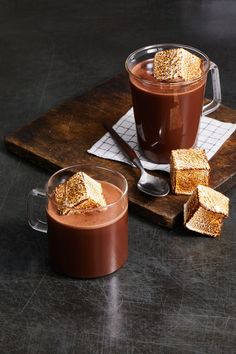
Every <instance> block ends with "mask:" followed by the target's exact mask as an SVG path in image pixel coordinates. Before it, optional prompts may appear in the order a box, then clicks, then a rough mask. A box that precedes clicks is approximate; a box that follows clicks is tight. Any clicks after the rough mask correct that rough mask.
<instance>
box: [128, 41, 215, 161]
mask: <svg viewBox="0 0 236 354" xmlns="http://www.w3.org/2000/svg"><path fill="white" fill-rule="evenodd" d="M174 48H184V49H186V50H188V51H189V52H191V53H192V54H194V55H196V56H198V57H199V58H201V60H202V68H201V69H202V75H201V77H199V78H197V79H195V80H191V81H179V82H163V81H158V80H157V79H156V78H155V77H154V76H153V60H154V56H155V54H156V53H157V52H159V51H163V50H166V49H174ZM125 67H126V70H127V72H128V74H129V80H130V85H131V93H132V100H133V109H134V117H135V123H136V130H137V138H138V143H139V146H140V148H141V151H142V152H143V154H144V156H145V157H146V158H147V159H149V160H151V161H153V162H157V163H169V158H170V153H171V150H173V149H180V148H190V147H193V146H194V145H195V144H196V139H197V133H198V128H199V122H200V117H201V114H204V115H206V114H209V113H211V112H213V111H214V110H216V109H217V108H218V107H219V105H220V103H221V88H220V79H219V71H218V67H217V66H216V64H214V63H213V62H211V61H210V60H209V58H208V57H207V56H206V55H205V54H204V53H202V52H201V51H200V50H198V49H195V48H192V47H189V46H186V45H181V44H157V45H152V46H148V47H144V48H141V49H138V50H136V51H135V52H133V53H131V54H130V55H129V56H128V58H127V60H126V63H125ZM209 71H211V78H212V88H213V100H212V101H211V102H210V103H208V104H206V105H203V100H204V94H205V86H206V81H207V74H208V72H209Z"/></svg>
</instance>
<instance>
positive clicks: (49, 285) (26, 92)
mask: <svg viewBox="0 0 236 354" xmlns="http://www.w3.org/2000/svg"><path fill="white" fill-rule="evenodd" d="M0 7H1V11H0V53H1V54H0V73H1V74H0V107H1V114H0V122H1V130H0V134H1V144H0V177H1V184H0V196H1V197H0V211H1V214H0V215H1V216H0V230H1V231H0V270H1V272H0V327H1V331H0V352H1V353H3V354H5V353H22V354H25V353H45V354H53V353H63V354H64V353H70V354H72V353H122V354H123V353H135V354H136V353H141V354H142V353H168V354H169V353H171V354H172V353H183V354H185V353H209V354H211V353H214V354H215V353H235V351H236V350H235V348H236V242H235V240H236V231H235V230H236V221H235V213H236V190H235V188H234V189H233V190H231V191H230V192H229V193H228V194H227V195H228V196H229V197H230V200H231V211H230V218H228V219H227V220H226V222H225V224H224V228H223V232H222V237H221V238H220V239H209V238H207V237H201V236H196V235H194V234H193V233H191V232H189V231H186V230H184V229H182V228H180V229H177V230H172V231H170V230H166V229H163V228H161V227H158V226H154V225H152V224H151V223H148V222H146V221H145V220H142V219H140V218H138V217H137V216H136V215H135V214H130V217H129V231H130V232H129V259H128V262H127V264H126V265H125V267H124V268H123V269H121V270H120V271H118V272H117V273H115V274H113V275H111V276H108V277H106V278H102V279H97V280H89V281H87V280H84V281H80V280H72V279H69V278H66V277H63V276H59V275H57V274H55V273H53V272H52V270H51V268H50V266H49V265H48V259H47V239H46V236H45V235H40V234H39V233H37V232H35V231H32V230H31V229H30V228H29V227H28V226H27V217H26V197H27V194H28V192H29V191H30V190H31V188H33V187H34V186H43V185H44V183H45V182H46V180H47V178H48V177H49V174H48V172H46V171H43V170H40V169H38V168H36V167H35V166H32V165H30V164H27V163H26V162H25V161H21V160H19V159H18V158H16V157H15V156H13V155H11V154H9V153H8V152H7V151H6V149H5V147H4V144H3V137H4V135H6V134H8V133H9V132H11V131H13V130H15V129H16V128H17V127H20V126H22V125H24V124H26V123H27V122H30V121H31V120H33V119H34V118H36V117H38V116H39V115H40V114H42V113H44V112H46V111H47V110H48V109H49V108H51V107H52V106H54V105H55V104H58V103H60V102H61V101H64V100H66V99H69V98H72V97H75V96H77V95H79V94H80V93H82V92H84V91H86V90H87V89H89V88H91V87H93V86H94V85H95V84H98V83H100V82H102V81H104V80H106V79H108V78H110V77H112V76H113V75H115V74H117V73H118V72H120V71H121V70H122V69H123V63H124V60H125V58H126V56H127V55H128V54H129V52H130V51H132V50H134V49H136V48H138V47H140V46H143V45H147V44H152V43H157V42H159V43H161V42H171V41H174V42H180V43H181V42H182V43H186V44H190V45H193V46H195V47H198V48H200V49H202V50H203V51H205V52H206V53H208V55H209V56H210V57H211V58H212V60H214V61H215V62H216V63H217V64H218V65H219V67H220V72H221V82H222V92H223V103H224V104H226V105H228V106H231V107H233V108H235V109H236V103H235V102H236V100H235V92H236V91H235V82H236V72H235V62H236V26H235V21H236V15H235V14H236V2H235V1H234V0H232V1H230V0H228V1H221V0H218V1H217V0H212V1H208V0H205V1H190V0H185V1H184V0H182V1H177V0H176V1H170V0H169V1H158V0H150V1H148V0H146V1H143V0H130V1H126V0H119V1H111V0H104V1H101V0H88V1H75V0H70V1H65V0H57V1H54V0H51V1H45V0H43V1H27V0H21V1H6V0H5V1H4V0H3V1H0ZM208 92H209V94H210V88H209V91H208Z"/></svg>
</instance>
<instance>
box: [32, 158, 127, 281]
mask: <svg viewBox="0 0 236 354" xmlns="http://www.w3.org/2000/svg"><path fill="white" fill-rule="evenodd" d="M78 171H82V172H85V173H86V174H87V175H89V176H90V177H92V178H94V179H95V180H97V181H99V182H100V183H101V184H102V187H103V194H104V197H105V199H106V202H107V205H106V206H105V207H99V208H95V209H86V210H82V211H80V212H79V213H78V214H71V215H70V213H69V214H67V215H60V214H59V212H58V207H57V203H56V200H55V196H54V193H55V188H56V187H57V186H58V185H59V184H60V183H63V182H65V181H66V180H67V179H68V178H69V177H71V176H72V175H73V174H74V173H76V172H78ZM127 192H128V185H127V181H126V179H125V177H124V176H123V175H121V174H120V173H119V172H116V171H112V170H109V169H106V168H103V167H97V166H92V165H76V166H71V167H67V168H64V169H62V170H60V171H58V172H56V173H55V174H54V175H52V177H51V178H50V179H49V181H48V183H47V185H46V191H45V192H44V191H42V190H40V189H38V188H36V189H33V190H32V191H31V192H30V194H29V197H28V221H29V224H30V226H31V227H32V228H33V229H35V230H38V231H41V232H47V236H48V252H49V261H50V263H51V265H52V267H53V268H54V269H55V270H56V271H57V272H59V273H63V274H66V275H69V276H72V277H78V278H95V277H100V276H104V275H107V274H110V273H113V272H114V271H116V270H117V269H119V268H120V267H121V266H123V265H124V263H125V262H126V260H127V257H128V198H127ZM39 198H43V199H45V201H46V216H47V221H46V223H45V222H44V221H42V220H40V215H39V212H40V210H39V208H38V203H37V202H38V201H39Z"/></svg>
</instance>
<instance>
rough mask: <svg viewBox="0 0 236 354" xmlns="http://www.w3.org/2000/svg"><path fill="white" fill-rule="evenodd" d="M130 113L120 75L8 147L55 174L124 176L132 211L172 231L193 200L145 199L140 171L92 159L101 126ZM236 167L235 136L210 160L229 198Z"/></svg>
mask: <svg viewBox="0 0 236 354" xmlns="http://www.w3.org/2000/svg"><path fill="white" fill-rule="evenodd" d="M130 107H131V97H130V91H129V83H128V78H127V76H126V74H125V73H121V74H119V75H117V76H116V77H114V78H112V79H111V80H109V81H107V82H105V83H103V84H101V85H99V86H97V87H95V88H93V89H92V90H90V91H89V92H87V93H85V94H83V95H81V96H79V97H77V98H75V99H72V100H71V101H68V102H65V103H63V104H61V105H59V106H57V107H55V108H52V109H51V110H50V111H49V112H48V113H46V114H45V115H44V116H42V117H39V118H37V119H36V120H34V121H32V123H30V124H29V125H27V126H23V127H21V128H20V129H18V130H17V131H14V132H13V133H11V134H9V135H7V136H6V137H5V144H6V146H7V148H8V150H9V151H11V152H13V153H14V154H16V155H18V156H20V157H23V158H25V159H27V160H29V161H31V162H32V163H34V164H37V165H39V166H41V167H43V168H46V169H49V170H51V171H55V170H56V169H58V168H61V167H65V166H69V165H74V164H78V163H93V164H95V165H101V166H106V167H109V168H113V169H116V170H119V171H120V172H121V173H123V174H124V175H125V177H126V178H127V180H128V184H129V202H130V207H131V208H132V209H133V210H135V211H136V212H137V213H139V215H141V216H143V217H145V218H148V219H149V220H151V221H152V222H154V223H156V224H160V225H163V226H166V227H169V228H172V227H174V226H175V225H176V224H177V223H178V222H179V221H181V219H182V209H183V203H184V202H185V201H186V200H187V198H188V197H186V196H176V195H173V194H169V195H168V196H166V197H163V198H153V197H150V196H146V195H144V194H142V193H141V192H140V191H139V190H138V189H137V188H136V182H137V179H138V177H139V171H138V170H137V169H135V168H132V167H130V166H128V165H126V164H124V163H120V162H116V161H110V160H104V159H101V158H99V157H96V156H93V155H90V154H88V153H87V150H88V149H89V148H90V147H91V146H92V145H93V144H94V143H95V142H96V141H97V140H98V139H99V138H101V137H102V136H103V135H104V133H105V129H104V128H103V126H102V121H104V120H106V121H108V122H110V123H111V124H113V123H115V122H116V121H117V120H118V119H119V118H120V117H121V116H122V115H123V114H124V113H125V112H126V111H128V109H129V108H130ZM213 115H214V118H216V119H219V120H221V121H225V122H236V111H235V110H232V109H230V108H228V107H225V106H221V107H220V108H219V109H218V110H217V111H216V112H214V114H213ZM235 161H236V134H235V133H234V134H233V135H232V136H231V137H230V139H228V140H227V142H226V143H225V144H224V145H223V146H222V148H221V149H220V150H219V151H218V152H217V154H216V155H215V156H214V157H213V158H212V159H211V160H210V166H211V186H212V187H213V188H215V189H217V190H219V191H222V192H224V191H226V190H227V189H229V188H231V187H232V186H233V185H235V184H236V165H235ZM165 177H166V176H165ZM166 178H169V177H166Z"/></svg>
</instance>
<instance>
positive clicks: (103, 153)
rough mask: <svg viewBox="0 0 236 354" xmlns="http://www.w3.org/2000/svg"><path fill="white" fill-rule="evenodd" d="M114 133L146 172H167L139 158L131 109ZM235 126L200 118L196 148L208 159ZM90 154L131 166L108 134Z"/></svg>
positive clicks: (119, 122)
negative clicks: (134, 152)
mask: <svg viewBox="0 0 236 354" xmlns="http://www.w3.org/2000/svg"><path fill="white" fill-rule="evenodd" d="M113 128H114V129H115V130H116V132H117V133H118V134H119V135H120V136H121V137H122V138H123V139H124V140H125V141H126V142H127V143H128V144H129V145H130V146H131V147H132V148H133V149H134V150H135V151H136V153H137V155H138V156H139V158H140V160H141V161H142V163H143V166H144V168H146V169H147V170H157V169H160V170H163V171H169V169H170V166H169V165H161V164H156V163H153V162H149V161H148V160H147V159H146V158H145V157H143V156H141V154H140V152H139V149H138V143H137V137H136V128H135V122H134V115H133V109H132V108H131V109H130V110H129V111H128V112H127V113H126V114H125V115H124V116H123V117H121V118H120V119H119V120H118V122H116V124H115V125H114V126H113ZM235 129H236V124H234V123H224V122H220V121H218V120H216V119H213V118H209V117H205V116H202V117H201V122H200V128H199V135H198V142H197V147H199V148H202V149H205V151H206V154H207V157H208V159H211V158H212V156H213V155H214V154H215V153H216V152H217V151H218V150H219V148H220V147H221V146H222V145H223V143H224V142H225V141H226V140H227V139H228V138H229V137H230V135H231V134H232V133H233V132H234V131H235ZM88 152H89V153H90V154H93V155H96V156H99V157H102V158H104V159H110V160H116V161H121V162H125V163H128V164H131V163H130V162H129V161H128V160H127V159H126V157H125V156H124V155H123V153H122V152H121V151H120V150H119V148H118V146H117V145H116V143H115V142H114V140H113V139H112V137H111V135H110V133H106V134H105V135H104V136H103V137H102V138H101V139H99V140H98V141H97V142H96V143H95V144H94V145H93V146H92V147H91V148H90V149H89V150H88Z"/></svg>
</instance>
